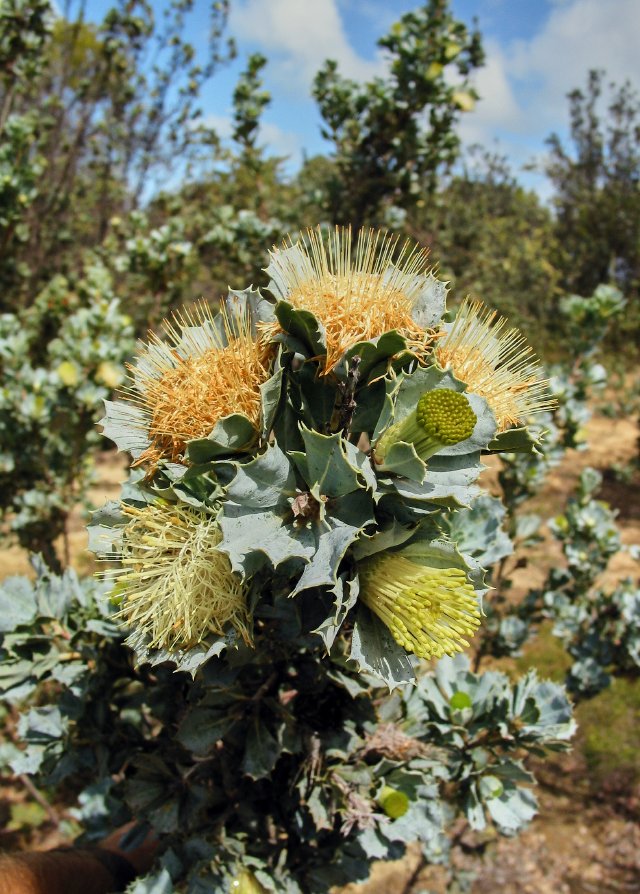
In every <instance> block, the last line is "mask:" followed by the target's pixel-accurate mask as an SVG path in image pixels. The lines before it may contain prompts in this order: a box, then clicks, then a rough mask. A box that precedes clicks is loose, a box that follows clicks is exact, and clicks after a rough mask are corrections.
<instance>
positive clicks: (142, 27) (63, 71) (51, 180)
mask: <svg viewBox="0 0 640 894" xmlns="http://www.w3.org/2000/svg"><path fill="white" fill-rule="evenodd" d="M193 6H194V0H171V2H170V3H168V4H167V5H166V8H165V10H164V13H163V17H162V20H161V21H160V22H158V21H157V20H156V15H155V13H154V9H153V6H152V4H151V3H149V2H147V0H117V2H116V4H115V6H114V7H113V8H111V9H109V10H108V11H107V13H106V14H105V17H104V19H103V21H102V22H101V23H100V24H98V25H94V24H89V23H87V22H85V21H84V19H83V7H82V5H81V4H78V5H77V6H76V5H75V4H74V3H73V0H71V2H69V3H67V4H66V5H65V8H64V9H63V15H62V17H59V18H57V19H55V20H54V17H53V13H52V9H51V5H50V3H40V4H38V5H37V10H38V15H37V16H36V13H35V11H34V10H36V4H35V3H33V2H29V0H6V2H5V3H4V5H3V7H2V14H3V21H4V24H5V28H6V29H7V32H8V33H9V34H11V33H13V34H14V37H13V38H11V39H10V40H8V41H5V44H6V46H4V49H2V50H0V61H2V55H5V56H6V59H5V61H4V64H3V66H2V72H3V79H2V84H1V85H0V108H1V109H2V116H1V118H0V123H1V124H2V125H3V127H4V131H5V133H6V134H7V135H8V136H9V140H8V144H9V147H10V148H9V149H8V150H7V151H6V152H3V153H2V157H1V158H0V165H1V166H2V168H3V173H5V181H4V182H5V183H7V182H8V183H9V184H10V186H11V190H10V192H11V195H14V194H15V195H16V196H17V198H16V199H15V201H14V210H13V213H12V215H9V216H8V215H4V216H3V218H2V219H0V238H2V240H3V248H4V252H3V258H4V262H3V263H2V265H1V266H0V278H1V279H2V285H3V286H4V289H3V302H4V305H5V307H9V308H11V306H12V305H13V304H14V303H15V302H18V303H19V304H21V305H23V306H25V305H27V304H29V303H30V302H31V300H32V298H33V295H34V294H35V292H36V291H37V290H38V289H39V288H41V287H42V285H43V284H44V282H45V281H46V280H47V279H48V278H49V277H50V276H51V274H52V273H55V272H63V273H67V272H68V271H69V270H72V269H73V268H74V265H75V267H76V268H77V267H78V265H79V263H80V261H79V258H80V255H81V251H82V249H84V248H86V247H93V246H95V245H96V244H97V243H99V242H101V241H102V240H103V239H104V237H105V236H106V235H107V232H108V229H109V221H110V219H111V218H112V216H114V215H115V214H119V213H122V212H123V211H127V210H130V209H132V208H133V209H135V208H137V207H138V206H139V205H140V203H141V201H142V200H143V199H144V198H146V197H148V193H149V191H150V189H152V188H153V187H154V186H155V185H157V182H158V179H159V177H160V176H162V177H165V178H166V176H167V172H168V171H172V172H176V166H178V169H179V172H180V173H181V174H183V175H185V176H186V175H188V174H189V172H190V170H191V169H192V167H193V166H194V165H197V163H198V160H199V158H200V153H201V150H202V147H203V146H204V148H205V151H206V152H207V154H209V155H210V152H211V149H210V147H211V144H212V143H215V139H216V138H215V134H213V133H212V131H211V129H210V128H208V127H207V126H205V125H203V124H202V123H200V120H199V119H200V110H199V108H198V96H199V92H200V89H201V87H202V85H203V83H204V82H205V81H206V80H207V79H208V78H210V77H211V76H212V75H213V73H214V72H215V70H216V69H217V67H218V66H219V65H220V64H221V63H222V62H223V61H224V60H225V59H226V58H228V56H229V54H231V53H233V51H234V50H233V44H232V43H230V42H228V41H226V39H225V38H224V36H223V31H224V28H225V24H226V18H227V12H228V2H227V0H222V2H215V3H213V4H212V5H211V10H210V33H209V36H208V40H207V44H206V48H205V50H204V52H203V53H202V57H200V56H199V55H198V54H197V53H196V50H195V48H194V47H193V46H192V45H191V44H190V43H189V42H188V41H186V40H185V38H184V26H185V17H186V16H187V15H188V13H189V12H190V11H191V10H192V9H193ZM29 10H32V14H31V16H29V15H28V14H27V13H28V11H29ZM11 29H13V31H12V30H11ZM29 29H30V30H29ZM23 44H25V45H28V46H29V47H31V48H32V49H31V50H30V53H31V55H30V56H29V57H28V58H30V59H32V60H33V64H32V69H33V71H32V76H31V77H30V78H24V77H22V76H21V69H22V68H23V67H24V66H23V64H22V63H21V64H20V65H19V66H16V65H15V64H14V63H13V62H12V61H11V60H12V58H13V56H15V55H16V53H17V54H18V55H19V56H21V55H22V50H21V49H20V48H21V46H22V45H23ZM12 54H13V56H12ZM25 64H26V63H25ZM5 145H6V143H5ZM7 177H8V178H9V179H8V180H6V178H7ZM5 192H6V189H5Z"/></svg>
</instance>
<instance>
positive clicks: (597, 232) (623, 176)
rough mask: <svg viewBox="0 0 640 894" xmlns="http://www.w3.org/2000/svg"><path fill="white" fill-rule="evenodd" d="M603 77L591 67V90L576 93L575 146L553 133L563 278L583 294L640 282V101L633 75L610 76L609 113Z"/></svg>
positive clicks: (631, 288) (551, 168) (550, 170)
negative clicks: (616, 80)
mask: <svg viewBox="0 0 640 894" xmlns="http://www.w3.org/2000/svg"><path fill="white" fill-rule="evenodd" d="M603 80H604V73H603V72H602V71H591V72H590V73H589V78H588V82H587V87H586V90H585V91H583V90H573V91H572V92H571V93H570V94H569V97H568V98H569V113H570V135H571V143H572V146H571V147H566V146H565V145H564V144H563V142H562V140H561V139H560V137H559V136H558V135H557V134H552V135H551V136H550V137H549V139H548V141H547V142H548V145H549V148H550V158H549V161H548V164H547V167H546V173H547V175H548V176H549V178H550V179H551V182H552V183H553V185H554V187H555V195H554V199H553V202H554V206H555V209H556V214H557V228H556V230H557V235H558V242H559V244H560V245H561V246H562V251H561V253H560V254H559V262H560V264H561V267H562V271H563V278H564V283H563V285H564V286H565V287H566V288H567V290H569V291H572V292H578V293H579V294H581V295H590V294H591V293H592V292H593V291H594V290H595V288H596V287H597V286H598V285H599V284H600V283H612V284H614V285H617V286H619V287H620V288H621V289H622V290H623V291H624V292H626V293H630V292H637V290H638V288H639V287H640V102H639V97H638V94H637V93H636V92H635V91H634V90H633V89H632V88H631V85H630V84H629V83H628V82H626V83H625V84H623V85H622V86H621V87H620V86H617V85H615V84H611V85H610V88H609V98H608V104H607V106H606V114H603V113H602V108H601V106H602V93H603Z"/></svg>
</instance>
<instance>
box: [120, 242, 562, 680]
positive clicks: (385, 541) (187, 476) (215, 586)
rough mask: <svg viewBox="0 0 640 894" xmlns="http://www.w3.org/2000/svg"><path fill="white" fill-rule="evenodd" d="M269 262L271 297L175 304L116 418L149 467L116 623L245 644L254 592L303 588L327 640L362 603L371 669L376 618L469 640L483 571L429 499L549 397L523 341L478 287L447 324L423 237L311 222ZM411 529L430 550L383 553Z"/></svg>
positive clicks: (455, 498)
mask: <svg viewBox="0 0 640 894" xmlns="http://www.w3.org/2000/svg"><path fill="white" fill-rule="evenodd" d="M267 272H268V273H269V274H270V276H271V283H270V286H269V289H270V291H271V293H272V296H273V297H272V298H271V299H268V298H265V297H264V296H263V295H261V294H260V292H259V291H255V290H252V289H248V290H247V291H246V292H232V293H231V294H230V296H229V297H228V298H227V299H226V300H225V301H223V302H221V306H220V311H219V312H218V313H213V312H212V311H211V310H209V309H208V308H207V307H206V306H205V305H201V306H199V307H197V308H196V309H195V310H194V311H192V312H188V311H185V312H183V313H182V314H177V315H175V316H174V318H173V320H172V321H171V322H167V323H165V325H164V330H165V340H161V339H160V338H159V337H156V336H151V338H150V341H149V344H148V345H147V346H146V347H145V348H144V349H143V350H142V352H141V354H140V356H139V358H138V360H137V362H136V363H135V365H134V366H133V367H132V368H131V374H132V384H131V387H130V388H129V391H128V394H127V400H128V401H129V403H128V405H126V409H125V410H122V405H120V409H118V405H114V406H116V410H113V415H112V416H111V419H109V417H107V420H106V423H107V425H110V429H109V430H110V431H111V432H113V434H114V436H115V437H121V438H122V440H123V445H125V446H126V447H129V446H131V445H132V444H135V446H136V449H137V450H138V453H139V456H138V458H137V464H139V465H142V466H143V467H145V471H146V475H145V477H144V479H143V481H142V483H139V484H138V485H137V486H138V487H141V488H142V489H144V490H145V494H144V496H143V497H141V498H140V500H139V501H138V500H134V503H135V505H133V506H132V505H130V503H129V502H126V504H125V505H124V507H123V512H124V516H125V522H127V523H126V524H123V523H122V521H121V520H120V521H119V522H118V524H120V525H121V526H122V563H123V569H122V570H121V571H120V572H119V573H117V575H116V579H117V587H116V589H117V591H119V593H120V594H121V596H122V604H121V610H120V618H121V620H122V621H123V622H124V623H126V624H127V625H128V626H129V627H130V628H133V629H137V630H138V631H140V632H141V633H142V634H143V638H144V640H145V642H146V643H147V645H148V646H150V647H157V646H163V647H168V648H170V649H178V648H182V649H184V648H189V647H190V646H193V645H194V644H197V643H199V642H201V641H202V640H204V639H206V638H211V637H213V636H219V637H225V640H224V641H225V643H227V642H228V639H229V638H228V634H229V632H232V631H233V632H235V634H236V635H237V636H238V637H239V638H240V639H243V640H244V641H245V642H250V641H251V639H252V635H253V633H254V631H252V629H251V618H250V613H249V609H248V603H247V593H248V592H249V591H250V592H251V598H252V603H251V604H252V607H253V605H254V604H255V605H256V606H260V605H261V602H263V601H265V600H266V601H269V600H272V599H274V598H275V597H274V596H273V594H274V593H279V594H285V596H287V597H288V596H295V597H296V599H297V600H300V603H301V604H302V608H301V617H306V616H307V615H308V617H312V616H313V614H314V612H317V611H318V605H319V604H320V602H318V600H317V599H316V600H315V602H312V605H311V606H307V609H308V611H306V609H305V607H304V606H305V600H307V599H312V597H311V596H310V595H309V594H314V593H315V594H316V595H317V594H321V595H322V597H323V598H327V599H329V600H332V599H335V606H334V608H333V609H332V610H331V612H329V613H328V615H327V617H326V618H324V619H322V618H321V619H320V623H319V625H318V626H317V628H314V629H315V631H316V632H318V633H320V635H321V636H322V637H323V638H324V640H325V645H326V647H327V649H328V650H330V649H331V648H332V645H333V643H334V642H335V640H336V637H338V636H343V635H345V634H344V632H343V631H342V629H341V625H342V623H343V621H344V620H345V618H346V616H347V614H348V613H349V612H353V615H352V619H353V625H351V626H347V627H346V628H344V630H353V631H354V635H352V650H353V651H352V653H351V657H352V658H353V659H354V660H355V661H357V662H358V664H359V666H360V667H361V669H363V670H368V671H372V670H375V668H377V667H379V666H381V664H380V662H377V660H376V659H375V654H374V653H375V649H376V648H377V646H376V645H375V643H376V642H377V643H379V642H381V641H382V640H381V639H380V635H379V634H380V630H379V626H378V637H377V639H376V637H375V636H374V638H373V639H374V643H369V644H368V645H367V644H366V642H365V645H364V646H363V645H362V642H363V638H364V640H366V638H367V636H368V635H369V634H368V633H367V631H368V630H369V627H370V624H373V625H374V629H375V625H380V623H382V624H384V625H386V626H387V627H388V628H389V630H390V631H391V634H392V636H393V638H394V640H395V643H397V644H398V645H399V646H401V647H402V649H405V650H407V651H409V652H412V653H414V654H415V655H417V656H418V657H422V658H429V657H440V656H442V655H445V654H453V653H454V652H456V651H460V650H461V649H462V647H463V646H465V645H467V641H468V640H467V638H468V637H469V636H471V635H472V634H473V632H474V631H475V629H476V628H477V626H478V624H479V618H480V613H479V609H478V604H479V600H478V595H477V593H476V589H477V590H480V589H482V585H481V583H480V582H479V577H478V576H477V575H476V576H474V578H473V580H474V584H472V583H471V579H470V578H469V576H468V569H469V568H470V567H471V566H470V564H469V563H467V561H466V559H465V558H464V556H461V554H455V555H454V554H453V553H452V552H451V549H454V548H455V547H454V546H452V545H451V544H449V543H445V542H444V541H443V540H442V538H440V539H439V538H438V528H437V523H438V518H439V515H438V513H439V512H440V511H441V507H442V506H448V507H450V506H459V505H465V504H467V503H469V502H470V501H471V499H473V496H474V492H473V490H472V487H473V482H474V481H475V479H476V478H477V476H478V474H479V471H480V468H481V466H480V463H479V461H478V457H479V454H480V451H481V450H483V449H493V447H490V445H492V444H493V443H494V441H495V439H496V431H502V430H505V429H506V428H508V427H509V426H512V425H515V424H518V423H520V422H522V421H524V420H525V419H526V418H527V417H528V416H529V415H530V414H531V413H532V412H536V411H538V410H541V409H545V408H546V407H547V406H548V401H547V400H546V398H545V397H544V383H543V381H542V380H541V379H540V377H539V376H538V372H537V366H536V364H535V362H534V360H533V358H532V355H531V349H530V348H528V347H527V346H526V345H525V343H524V340H523V338H522V336H521V335H520V334H519V333H517V332H516V331H515V330H508V331H504V330H505V321H504V320H496V319H495V315H493V314H490V313H488V312H486V311H484V310H483V309H482V307H481V306H480V305H479V304H477V303H465V304H464V305H463V306H462V308H461V309H460V311H459V312H458V315H457V317H456V319H455V322H454V323H453V324H451V325H448V324H445V323H443V320H444V315H445V311H446V307H445V298H446V294H445V292H446V290H445V288H444V284H442V283H439V282H438V280H437V279H436V278H435V277H434V276H433V274H432V273H431V272H430V271H429V270H428V269H427V253H426V251H425V250H424V249H422V248H420V247H419V246H417V245H415V244H412V243H410V242H409V241H404V242H401V241H399V240H398V239H397V238H395V237H390V236H387V235H385V234H381V233H378V232H374V231H372V230H363V231H361V232H359V233H357V234H356V235H355V237H353V236H352V233H351V230H350V229H340V228H336V229H335V230H332V231H329V232H325V231H324V230H323V229H320V228H319V229H317V230H314V231H309V232H308V233H307V234H306V235H305V236H304V237H302V239H301V240H300V241H298V242H295V243H294V242H293V241H291V240H289V242H288V243H287V244H286V245H284V246H282V247H280V248H275V249H274V250H273V252H272V253H271V261H270V264H269V267H268V268H267ZM128 420H130V421H131V425H132V426H133V427H134V428H135V427H137V440H136V438H134V437H133V436H131V435H129V434H128V433H127V432H126V431H123V429H124V428H126V425H127V422H128ZM496 420H497V425H496ZM138 445H140V446H138ZM356 445H358V446H356ZM371 445H373V446H372V449H370V447H371ZM452 446H455V447H456V449H455V450H454V451H451V450H447V448H450V447H452ZM436 454H439V455H438V456H437V462H435V461H434V462H433V463H432V462H431V458H432V457H434V456H435V455H436ZM453 454H455V456H454V455H453ZM144 504H147V506H146V508H144V509H140V508H136V507H137V506H140V505H144ZM301 507H302V508H301ZM309 507H311V509H313V507H315V509H317V511H311V510H310V509H309ZM427 519H429V520H430V521H429V524H427V522H426V520H427ZM408 538H411V539H412V543H413V545H414V546H415V545H416V544H417V547H416V548H417V549H418V550H420V549H422V550H423V552H424V550H425V549H426V552H425V553H424V554H425V555H426V556H427V558H426V560H425V562H424V563H422V564H418V563H416V562H412V561H410V559H409V558H408V554H407V555H401V554H400V553H399V552H397V551H395V550H396V549H397V548H398V547H399V546H400V545H401V544H404V543H405V542H406V541H407V539H408ZM414 541H415V543H414ZM363 544H370V545H369V546H367V550H366V551H365V555H364V556H361V555H360V554H359V550H360V547H362V546H363ZM425 544H426V546H425ZM427 547H428V548H427ZM390 550H391V552H390ZM352 578H353V580H352ZM358 586H359V591H360V596H359V598H356V597H353V598H352V597H351V595H350V594H351V593H352V592H357V589H358ZM270 610H271V609H270ZM305 612H306V614H305ZM371 613H373V616H374V617H373V618H372V617H371ZM261 623H262V622H261ZM368 625H369V626H368ZM360 628H362V629H360ZM259 629H262V627H261V628H259ZM310 632H311V631H310ZM346 635H347V636H348V634H346ZM386 642H387V643H390V640H389V638H387V639H386ZM354 643H357V644H358V645H357V646H356V645H354ZM391 647H393V644H391ZM401 658H402V661H400V660H398V661H397V662H396V666H398V667H399V666H403V661H404V662H405V663H406V656H404V655H402V656H401ZM389 666H391V665H389ZM384 679H385V681H386V682H388V683H391V682H393V681H390V680H389V679H388V678H387V677H384Z"/></svg>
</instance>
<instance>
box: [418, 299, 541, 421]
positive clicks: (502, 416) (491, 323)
mask: <svg viewBox="0 0 640 894" xmlns="http://www.w3.org/2000/svg"><path fill="white" fill-rule="evenodd" d="M506 325H507V320H506V319H505V317H499V316H498V314H497V313H496V312H495V311H491V310H489V309H488V308H486V307H485V306H484V305H483V304H482V302H481V301H469V300H467V301H465V302H464V303H463V304H462V306H461V307H460V309H459V310H458V313H457V315H456V318H455V321H454V322H453V323H452V325H451V327H450V328H449V330H448V332H447V334H446V336H445V337H444V338H442V339H440V340H439V341H438V343H437V346H436V348H435V352H434V353H435V358H436V360H437V362H438V363H439V364H440V366H441V367H442V368H443V369H451V370H452V371H453V373H454V374H455V375H456V377H457V378H458V379H461V380H462V381H463V382H466V384H467V386H468V388H469V391H473V392H474V393H475V394H479V395H480V396H481V397H484V398H485V399H486V401H487V403H488V404H489V406H490V407H491V409H492V410H493V413H494V415H495V417H496V420H497V423H498V431H505V430H506V429H507V428H510V427H511V426H513V425H518V424H519V423H522V422H525V421H526V420H527V419H528V417H529V416H531V415H533V414H535V413H542V412H544V411H545V410H548V409H550V408H552V406H553V401H551V400H550V398H549V394H548V383H547V381H546V380H545V379H543V378H542V376H541V374H540V365H539V363H538V362H537V360H536V358H535V355H534V353H533V350H532V348H531V347H530V346H529V345H527V342H526V340H525V338H524V336H523V335H522V334H521V333H520V332H519V331H518V330H517V329H515V328H512V329H507V330H506V331H505V327H506Z"/></svg>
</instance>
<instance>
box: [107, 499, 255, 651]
mask: <svg viewBox="0 0 640 894" xmlns="http://www.w3.org/2000/svg"><path fill="white" fill-rule="evenodd" d="M123 511H124V512H125V513H126V514H127V515H129V516H130V517H131V522H130V523H129V524H128V525H127V526H126V527H125V528H124V532H123V537H122V554H121V562H122V568H119V569H117V570H116V571H115V572H113V575H114V577H115V580H116V587H115V590H114V595H115V594H117V595H122V604H121V607H120V611H119V612H118V615H117V617H118V618H119V620H120V621H121V622H122V623H123V624H125V625H126V626H127V627H130V628H132V629H133V630H135V631H141V632H142V633H144V634H146V636H147V639H148V642H149V645H150V646H152V647H158V646H162V647H166V648H169V649H175V648H188V647H190V646H194V645H196V644H197V643H199V642H200V641H201V640H202V639H204V637H206V636H207V634H209V633H215V634H219V635H221V634H223V633H224V632H225V628H227V627H228V626H230V627H232V628H233V629H234V630H235V631H236V633H238V634H239V635H240V636H241V637H242V639H243V640H244V641H245V642H247V643H250V642H251V635H250V632H249V612H248V608H247V594H246V591H245V588H244V585H243V584H242V582H241V581H240V578H239V577H237V576H236V575H235V574H234V573H233V572H232V570H231V565H230V563H229V559H228V558H227V556H226V555H225V554H224V553H222V552H220V551H219V550H218V548H217V547H218V544H219V543H220V540H221V539H222V535H221V533H220V529H219V527H218V524H217V522H216V520H215V519H214V518H212V517H211V516H210V515H208V514H207V513H204V512H201V511H198V510H196V509H191V508H185V507H181V506H146V507H145V508H144V509H136V508H134V507H132V506H124V507H123Z"/></svg>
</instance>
